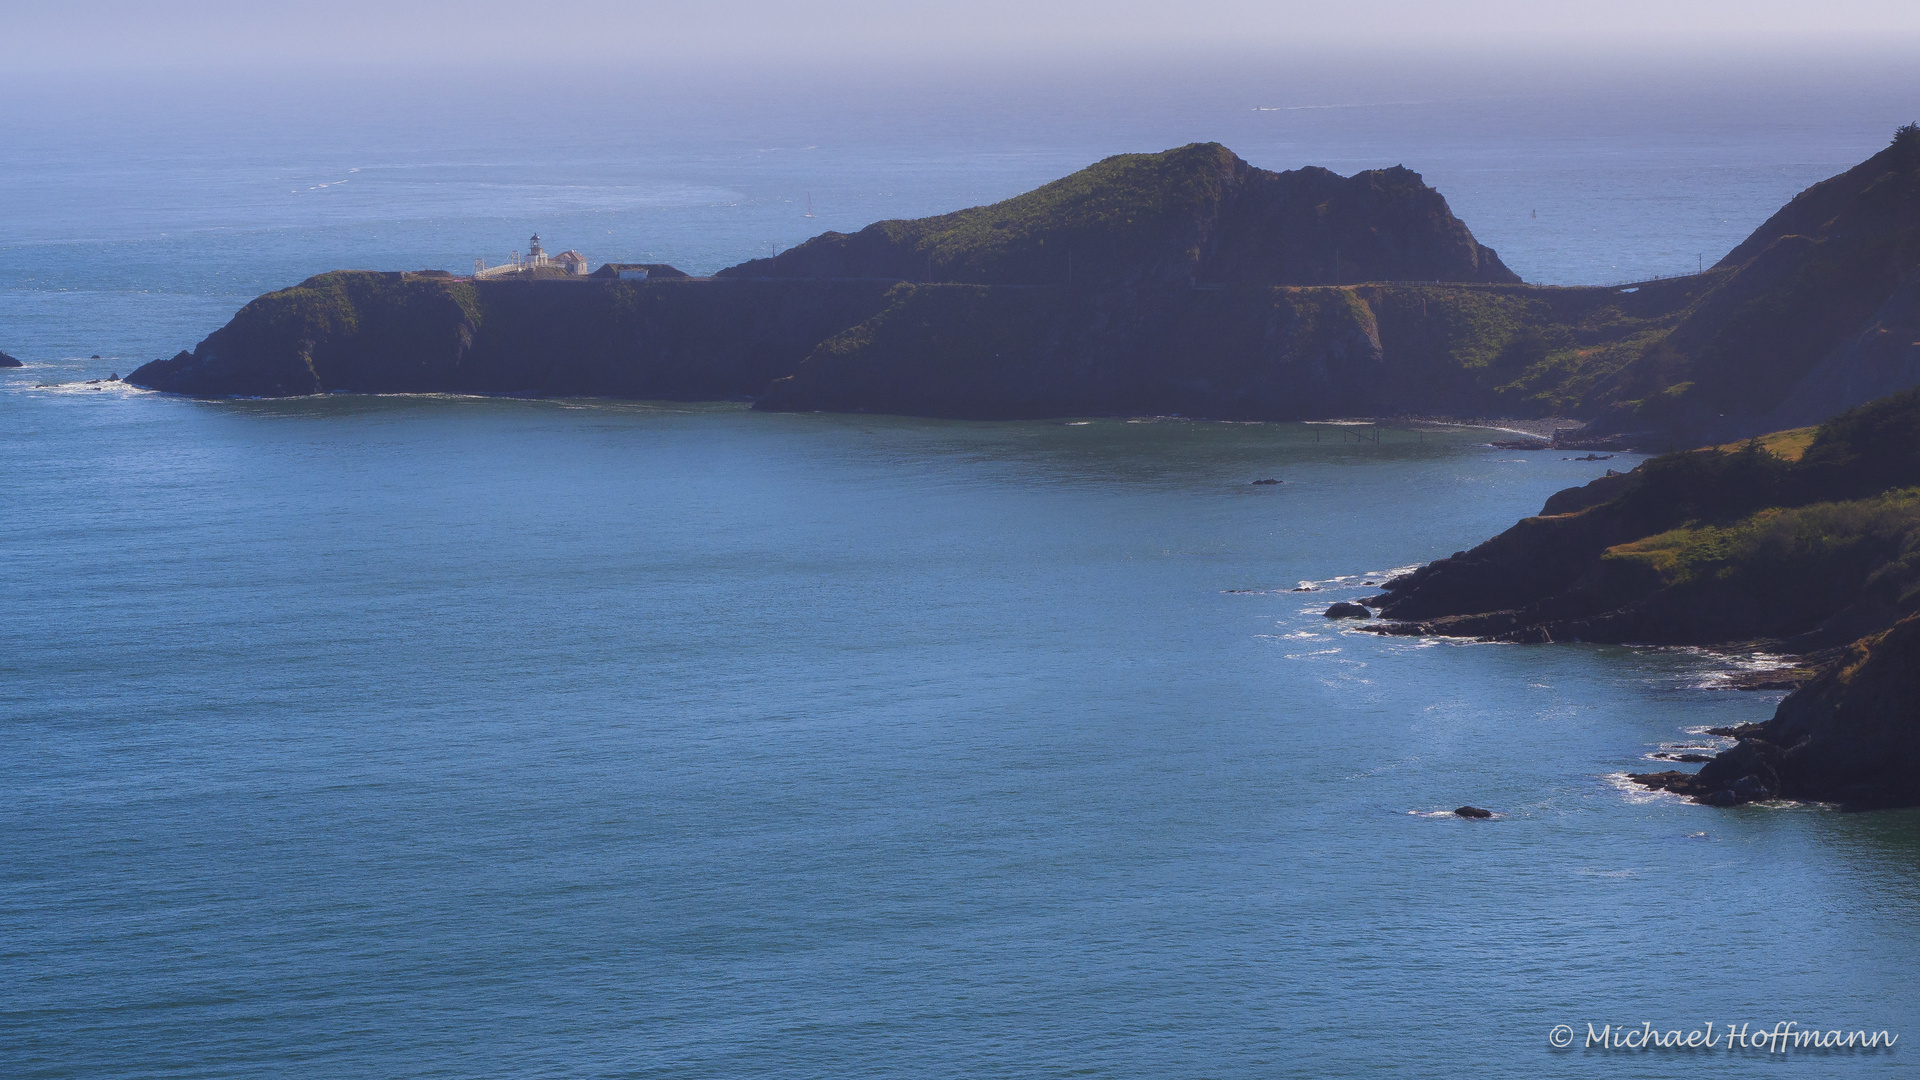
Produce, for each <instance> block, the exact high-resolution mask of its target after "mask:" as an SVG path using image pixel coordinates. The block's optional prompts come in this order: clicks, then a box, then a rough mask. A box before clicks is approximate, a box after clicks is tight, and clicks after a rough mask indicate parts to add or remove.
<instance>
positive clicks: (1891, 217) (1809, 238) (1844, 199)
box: [1596, 126, 1920, 443]
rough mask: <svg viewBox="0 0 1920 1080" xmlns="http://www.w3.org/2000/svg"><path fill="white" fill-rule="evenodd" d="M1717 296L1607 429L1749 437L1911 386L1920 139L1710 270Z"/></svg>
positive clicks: (1819, 190) (1801, 201) (1626, 397)
mask: <svg viewBox="0 0 1920 1080" xmlns="http://www.w3.org/2000/svg"><path fill="white" fill-rule="evenodd" d="M1715 270H1716V271H1718V272H1719V276H1718V279H1717V281H1716V284H1715V286H1714V287H1713V289H1712V290H1711V291H1709V292H1708V293H1706V294H1705V295H1704V296H1703V297H1702V298H1701V299H1700V301H1699V302H1698V303H1697V304H1695V305H1694V306H1693V307H1692V308H1691V310H1689V311H1688V312H1687V314H1686V316H1685V318H1684V319H1683V320H1682V321H1681V322H1680V323H1679V324H1678V325H1677V326H1676V327H1675V328H1674V329H1673V331H1672V333H1670V334H1669V335H1668V336H1667V337H1666V338H1665V339H1663V340H1662V341H1661V342H1659V343H1658V344H1657V345H1654V346H1650V352H1651V353H1652V355H1651V362H1650V363H1649V364H1648V365H1645V366H1649V367H1661V368H1664V370H1663V371H1661V372H1660V373H1659V376H1658V378H1657V379H1654V380H1653V381H1652V385H1650V386H1648V387H1645V388H1644V389H1654V390H1659V391H1663V392H1660V393H1653V394H1642V393H1636V392H1633V391H1634V389H1635V388H1633V387H1624V388H1623V390H1624V391H1626V392H1622V393H1618V394H1615V395H1614V396H1613V400H1612V401H1611V402H1605V403H1601V402H1596V404H1609V405H1611V406H1612V408H1611V411H1610V413H1609V414H1608V415H1606V416H1605V417H1603V421H1602V422H1603V424H1604V425H1606V426H1609V427H1612V428H1614V429H1617V430H1627V429H1632V428H1636V427H1638V428H1642V429H1647V430H1653V431H1658V432H1661V433H1663V434H1665V435H1666V436H1667V438H1668V439H1669V440H1670V441H1678V442H1681V443H1698V442H1703V441H1718V440H1721V439H1732V438H1742V437H1745V436H1747V435H1750V434H1754V433H1757V432H1761V431H1767V430H1771V429H1773V428H1776V427H1779V426H1782V425H1783V424H1786V425H1790V424H1794V423H1811V422H1815V421H1817V420H1819V419H1821V418H1822V417H1825V416H1831V415H1833V413H1834V412H1837V411H1838V410H1840V409H1843V408H1847V407H1850V406H1853V405H1858V404H1861V403H1863V402H1865V401H1868V400H1871V399H1872V398H1873V397H1875V396H1878V395H1880V394H1885V393H1890V392H1892V391H1894V390H1898V389H1902V388H1904V387H1906V386H1911V385H1914V381H1915V380H1912V379H1910V378H1909V379H1904V380H1903V379H1902V375H1903V374H1905V373H1907V372H1910V371H1911V370H1912V369H1913V367H1914V364H1913V361H1912V359H1911V356H1910V355H1908V354H1909V353H1910V348H1911V346H1912V344H1913V342H1914V340H1915V338H1914V337H1904V338H1902V335H1905V334H1908V333H1909V332H1910V331H1911V330H1912V328H1913V326H1914V324H1915V322H1916V321H1917V320H1920V315H1916V296H1915V293H1914V290H1915V288H1916V286H1915V284H1914V280H1915V277H1916V275H1920V129H1916V128H1914V127H1912V126H1909V127H1906V128H1903V129H1901V131H1900V132H1899V134H1898V135H1896V137H1895V138H1894V140H1893V142H1892V144H1891V145H1889V146H1888V147H1887V148H1886V149H1884V150H1882V151H1881V152H1879V153H1877V154H1875V155H1874V156H1872V157H1871V158H1868V159H1867V160H1866V161H1864V162H1862V163H1861V164H1859V165H1857V166H1855V167H1854V168H1852V169H1849V170H1848V171H1846V172H1845V173H1842V174H1840V175H1839V176H1836V177H1833V178H1831V179H1829V180H1824V181H1822V182H1820V183H1818V184H1815V185H1814V186H1813V187H1811V188H1808V189H1807V190H1806V191H1804V192H1801V193H1800V194H1799V195H1798V196H1796V197H1795V198H1794V200H1793V201H1792V202H1790V203H1788V204H1787V205H1786V206H1785V207H1783V208H1782V209H1781V210H1780V211H1779V212H1778V213H1776V214H1774V215H1773V217H1771V218H1769V219H1768V220H1767V222H1766V223H1765V224H1763V225H1761V226H1760V228H1759V229H1756V230H1755V231H1754V233H1753V234H1752V235H1751V236H1750V237H1748V238H1747V240H1746V241H1744V242H1743V243H1741V244H1740V245H1739V246H1738V247H1736V248H1734V249H1733V251H1732V252H1730V253H1728V255H1727V257H1726V258H1724V259H1722V260H1721V261H1720V262H1719V263H1718V264H1717V265H1716V267H1715Z"/></svg>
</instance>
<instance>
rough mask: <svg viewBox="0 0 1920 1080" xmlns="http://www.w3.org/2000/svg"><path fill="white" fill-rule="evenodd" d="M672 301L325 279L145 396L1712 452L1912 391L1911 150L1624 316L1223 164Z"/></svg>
mask: <svg viewBox="0 0 1920 1080" xmlns="http://www.w3.org/2000/svg"><path fill="white" fill-rule="evenodd" d="M659 269H660V270H661V271H662V272H661V273H659V274H655V275H653V277H652V278H651V279H650V280H648V281H646V282H630V281H619V280H617V279H612V278H595V279H590V280H586V281H582V280H579V279H572V280H554V281H493V282H466V281H460V280H455V279H450V278H446V277H445V276H440V277H438V278H435V277H433V276H430V275H392V274H389V275H379V274H358V275H353V274H346V275H323V276H321V277H319V278H315V279H312V280H310V281H308V282H305V283H303V284H302V285H300V286H298V287H296V288H293V289H288V290H282V291H281V292H278V293H272V294H269V295H267V296H264V297H261V298H260V299H258V300H256V301H254V302H253V303H252V304H249V305H248V306H247V307H246V308H245V309H243V310H242V311H241V312H240V313H239V315H237V316H236V317H235V318H234V320H233V322H232V323H231V324H229V325H228V326H227V327H224V328H222V329H221V330H219V331H216V332H215V333H214V334H213V335H211V336H209V337H208V338H207V339H206V340H205V341H203V342H202V343H201V344H200V345H199V346H198V347H196V348H195V349H194V350H193V351H192V352H191V353H182V354H180V355H179V356H176V357H174V358H173V359H172V360H169V361H163V362H158V363H155V364H150V365H147V366H146V367H143V368H141V369H139V370H138V371H136V372H134V373H133V375H132V376H130V381H132V382H134V383H137V384H139V385H143V386H150V387H154V388H156V389H164V390H173V391H178V392H183V393H194V394H212V395H218V394H298V393H314V392H319V391H322V390H326V391H332V390H387V391H391V390H452V391H469V392H486V393H501V394H513V393H528V394H560V393H565V394H599V395H617V396H625V395H641V396H674V397H699V396H725V397H739V396H747V397H755V398H757V399H758V403H759V406H760V407H761V408H767V409H834V410H868V411H889V412H901V413H916V414H923V415H940V416H966V417H980V418H1000V417H1018V416H1046V415H1061V414H1075V413H1078V414H1087V413H1137V412H1152V413H1182V414H1187V415H1195V416H1209V417H1220V418H1235V419H1275V420H1278V419H1302V418H1311V417H1321V416H1330V415H1340V414H1356V413H1367V414H1376V415H1379V414H1386V415H1391V414H1397V413H1403V412H1422V413H1429V414H1431V413H1435V412H1445V413H1456V414H1488V413H1504V414H1507V415H1515V416H1554V415H1560V416H1566V415H1572V416H1584V417H1595V418H1597V421H1596V426H1595V431H1596V432H1598V433H1599V434H1601V435H1603V436H1610V437H1612V438H1613V439H1614V440H1615V441H1616V443H1618V444H1625V445H1641V446H1648V445H1651V446H1688V445H1699V444H1700V443H1702V442H1714V441H1723V440H1725V439H1730V438H1735V437H1743V436H1745V435H1748V434H1751V433H1754V432H1758V431H1764V430H1769V429H1770V428H1769V425H1775V426H1777V425H1779V424H1781V423H1789V422H1800V421H1801V420H1805V421H1806V422H1812V421H1814V420H1817V419H1819V418H1820V417H1822V416H1825V415H1831V412H1832V411H1834V410H1838V409H1841V408H1844V407H1847V406H1849V405H1853V404H1858V403H1860V402H1861V401H1864V400H1868V399H1869V398H1870V397H1872V396H1874V395H1877V394H1880V393H1884V392H1889V391H1892V390H1895V389H1899V388H1900V387H1902V386H1905V385H1910V384H1911V382H1912V380H1913V379H1914V377H1915V376H1916V374H1920V371H1917V370H1916V369H1920V357H1917V356H1916V352H1917V351H1920V345H1916V344H1914V343H1915V342H1916V341H1920V335H1916V334H1915V329H1916V327H1917V326H1920V131H1916V130H1915V129H1912V128H1908V129H1902V131H1901V133H1900V134H1899V135H1898V136H1897V137H1896V138H1895V140H1894V142H1893V144H1892V145H1890V146H1889V147H1888V148H1887V149H1886V150H1884V151H1882V152H1881V153H1879V154H1876V155H1874V156H1873V157H1872V158H1870V159H1869V160H1868V161H1866V162H1863V163H1862V164H1861V165H1860V166H1858V167H1856V168H1854V169H1852V170H1849V171H1848V172H1846V173H1844V174H1842V175H1841V176H1838V177H1835V178H1833V179H1832V180H1828V181H1824V182H1823V183H1821V184H1819V185H1815V187H1814V188H1811V189H1809V190H1808V191H1807V192H1805V193H1803V194H1802V195H1801V196H1800V197H1798V198H1796V199H1795V200H1794V201H1793V203H1791V204H1789V205H1788V206H1787V207H1786V208H1784V209H1783V210H1781V211H1780V212H1779V213H1778V214H1776V215H1774V217H1773V218H1772V219H1770V220H1769V221H1768V222H1767V223H1766V224H1764V225H1763V226H1762V227H1761V228H1760V229H1759V230H1757V231H1756V232H1755V233H1754V235H1753V236H1752V237H1751V238H1749V239H1748V240H1747V241H1746V242H1745V243H1743V244H1742V245H1740V247H1738V248H1736V249H1735V250H1734V252H1732V253H1730V254H1729V255H1728V257H1727V258H1726V259H1724V260H1722V261H1721V263H1720V264H1719V265H1718V266H1716V267H1715V268H1713V269H1711V270H1709V271H1707V272H1705V273H1703V274H1699V275H1693V276H1689V277H1684V278H1676V279H1670V280H1665V281H1658V282H1648V283H1643V284H1641V285H1639V286H1634V287H1623V288H1548V287H1539V286H1527V285H1522V284H1519V283H1518V282H1517V281H1516V279H1515V278H1514V275H1513V274H1512V273H1511V271H1509V270H1508V269H1507V268H1506V267H1505V266H1504V265H1502V264H1501V262H1500V260H1499V258H1498V256H1496V255H1495V254H1494V253H1493V252H1492V251H1491V250H1489V249H1487V248H1485V247H1484V246H1482V245H1480V244H1479V243H1477V242H1476V241H1475V240H1474V239H1473V236H1472V234H1471V233H1470V232H1469V231H1468V230H1467V227H1466V226H1465V225H1464V224H1463V223H1462V222H1460V220H1459V219H1458V218H1456V217H1454V215H1453V213H1452V212H1451V211H1450V210H1449V209H1448V207H1447V204H1446V200H1445V199H1444V198H1442V197H1441V196H1440V194H1439V193H1438V192H1436V191H1434V190H1433V189H1432V188H1429V187H1427V186H1426V184H1425V183H1424V182H1422V180H1421V178H1420V177H1419V175H1418V174H1416V173H1413V172H1410V171H1408V170H1406V169H1403V168H1397V167H1396V168H1392V169H1378V170H1371V171H1368V172H1363V173H1359V174H1356V175H1354V176H1351V177H1341V176H1337V175H1335V174H1333V173H1331V172H1328V171H1326V170H1324V169H1312V168H1308V169H1298V170H1294V171H1291V172H1280V173H1276V172H1269V171H1266V170H1263V169H1257V168H1254V167H1252V166H1250V165H1248V164H1247V163H1246V162H1244V161H1242V160H1240V159H1239V158H1238V157H1235V156H1234V155H1233V154H1232V153H1231V152H1229V151H1227V150H1226V149H1225V148H1224V147H1221V146H1219V145H1217V144H1211V143H1208V144H1195V145H1191V146H1185V147H1180V148H1178V149H1175V150H1170V151H1166V152H1165V153H1160V154H1128V155H1121V156H1119V157H1114V158H1109V159H1107V160H1105V161H1102V162H1100V163H1098V164H1096V165H1094V166H1092V167H1090V168H1088V169H1084V170H1082V171H1081V172H1078V173H1075V174H1074V175H1072V176H1069V177H1066V178H1064V179H1062V180H1059V181H1056V182H1054V183H1052V184H1048V185H1046V186H1044V187H1041V188H1039V189H1036V190H1035V191H1032V192H1029V193H1027V194H1025V195H1022V196H1019V197H1017V198H1014V199H1009V200H1006V201H1005V202H1000V203H995V204H993V205H991V206H984V207H976V208H973V209H969V210H962V211H959V212H957V213H953V214H947V215H943V216H940V217H934V218H925V219H921V220H917V221H883V222H879V223H877V224H875V225H872V226H869V227H868V228H866V229H862V230H861V231H859V232H857V233H851V234H841V233H826V234H823V235H821V236H818V237H815V238H814V239H812V240H809V241H807V242H806V243H804V244H802V245H800V246H799V247H797V248H794V249H792V250H790V251H787V252H783V253H781V254H779V255H778V256H775V257H772V258H768V259H758V260H754V261H752V262H748V263H743V264H741V265H740V266H736V267H732V268H730V269H728V270H724V271H721V273H720V274H719V275H717V276H716V277H714V278H712V279H679V280H663V279H665V278H668V277H670V274H669V273H667V271H670V270H671V268H659ZM675 273H677V272H675Z"/></svg>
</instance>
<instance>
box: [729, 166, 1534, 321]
mask: <svg viewBox="0 0 1920 1080" xmlns="http://www.w3.org/2000/svg"><path fill="white" fill-rule="evenodd" d="M720 276H722V277H775V278H784V277H828V278H831V277H848V278H858V277H877V278H888V279H894V280H902V281H910V282H917V283H951V284H968V285H1024V286H1048V287H1062V288H1065V287H1068V286H1071V285H1078V286H1079V287H1080V288H1082V289H1084V290H1100V289H1112V288H1128V287H1140V286H1150V285H1156V284H1158V285H1189V284H1192V283H1194V282H1205V283H1223V284H1233V285H1338V284H1343V283H1352V282H1357V281H1397V280H1413V281H1443V280H1444V281H1479V282H1509V283H1513V282H1518V281H1519V280H1520V279H1519V277H1518V276H1516V275H1515V274H1514V273H1513V272H1512V271H1510V270H1508V269H1507V268H1506V266H1504V265H1503V264H1502V263H1501V262H1500V259H1499V256H1497V255H1495V254H1494V252H1493V250H1492V249H1491V248H1487V247H1484V246H1482V245H1480V244H1479V243H1477V242H1476V241H1475V240H1474V239H1473V234H1472V233H1470V232H1468V231H1467V227H1466V225H1465V224H1464V223H1462V222H1461V221H1460V219H1459V218H1456V217H1454V216H1453V212H1452V211H1451V210H1450V209H1448V207H1447V201H1446V200H1445V199H1444V198H1442V197H1441V195H1440V193H1439V192H1437V191H1435V190H1433V189H1432V188H1430V187H1428V186H1426V184H1425V183H1424V182H1422V181H1421V179H1420V175H1419V174H1418V173H1415V172H1411V171H1409V170H1407V169H1404V168H1399V167H1395V168H1392V169H1376V170H1372V171H1368V172H1362V173H1358V174H1356V175H1354V176H1352V177H1341V176H1339V175H1337V174H1335V173H1332V172H1329V171H1327V170H1326V169H1317V168H1307V169H1298V170H1294V171H1291V172H1282V173H1275V172H1269V171H1267V170H1265V169H1256V168H1254V167H1253V166H1251V165H1248V164H1247V163H1246V162H1244V161H1242V160H1240V158H1238V157H1236V156H1235V155H1234V154H1233V153H1232V152H1231V151H1229V150H1228V149H1227V148H1226V147H1224V146H1221V145H1219V144H1218V143H1194V144H1192V145H1189V146H1183V147H1180V148H1179V149H1176V150H1169V151H1166V152H1164V153H1159V154H1122V155H1119V156H1117V157H1111V158H1108V159H1106V160H1105V161H1102V162H1100V163H1098V164H1096V165H1093V166H1091V167H1089V168H1086V169H1083V170H1081V171H1080V172H1077V173H1074V174H1073V175H1072V176H1069V177H1066V178H1065V179H1062V180H1056V181H1054V182H1053V183H1051V184H1047V185H1045V186H1044V187H1041V188H1037V189H1035V190H1033V191H1030V192H1028V193H1026V194H1025V195H1021V196H1018V197H1016V198H1012V199H1008V200H1006V201H1005V202H999V203H995V204H993V205H991V206H981V207H974V208H973V209H969V210H961V211H959V212H957V213H952V214H945V215H942V216H940V217H932V218H922V219H920V220H917V221H882V222H878V223H876V224H873V225H869V226H867V227H866V228H865V229H862V230H860V231H859V232H857V233H852V234H847V233H833V232H830V233H825V234H823V235H821V236H817V237H815V238H813V239H812V240H809V241H807V242H806V243H804V244H801V245H800V246H799V247H796V248H793V249H792V250H790V251H786V252H782V253H781V254H779V255H777V256H774V257H772V258H767V259H755V260H753V261H751V262H747V263H742V264H741V265H739V266H736V267H733V268H731V269H728V270H723V271H721V272H720Z"/></svg>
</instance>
